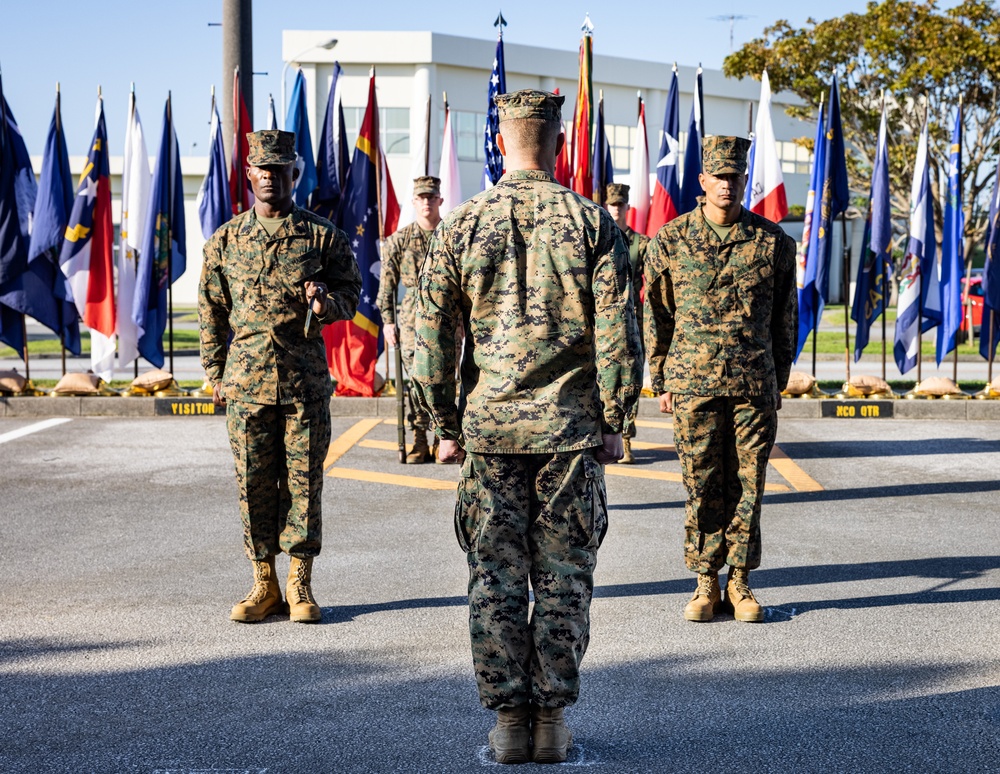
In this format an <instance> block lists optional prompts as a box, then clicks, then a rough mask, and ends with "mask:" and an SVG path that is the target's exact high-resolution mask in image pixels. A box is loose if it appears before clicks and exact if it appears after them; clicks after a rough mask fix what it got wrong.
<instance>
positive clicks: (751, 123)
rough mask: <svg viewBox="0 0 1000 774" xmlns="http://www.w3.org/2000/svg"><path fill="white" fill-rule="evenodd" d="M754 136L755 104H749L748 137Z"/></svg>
mask: <svg viewBox="0 0 1000 774" xmlns="http://www.w3.org/2000/svg"><path fill="white" fill-rule="evenodd" d="M752 135H753V102H747V137H750V136H752Z"/></svg>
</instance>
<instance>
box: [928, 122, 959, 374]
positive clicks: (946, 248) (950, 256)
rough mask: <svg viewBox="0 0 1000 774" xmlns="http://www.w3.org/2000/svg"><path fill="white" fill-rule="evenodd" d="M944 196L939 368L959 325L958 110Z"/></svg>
mask: <svg viewBox="0 0 1000 774" xmlns="http://www.w3.org/2000/svg"><path fill="white" fill-rule="evenodd" d="M948 160H949V168H948V193H947V196H946V199H945V206H944V238H943V239H942V240H941V284H940V293H941V324H940V325H938V328H937V348H936V350H935V356H936V358H937V364H938V365H941V361H942V360H944V357H945V355H947V354H948V353H949V352H951V351H952V350H953V349H954V348H955V343H956V342H955V337H956V334H957V333H958V329H959V328H960V327H961V325H962V267H963V266H964V264H965V257H964V255H965V245H964V243H963V240H964V238H965V236H964V235H965V214H964V213H963V212H962V109H961V107H959V109H958V115H957V116H956V117H955V129H954V131H953V132H952V134H951V149H950V152H949V154H948Z"/></svg>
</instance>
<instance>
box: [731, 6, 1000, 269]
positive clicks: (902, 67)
mask: <svg viewBox="0 0 1000 774" xmlns="http://www.w3.org/2000/svg"><path fill="white" fill-rule="evenodd" d="M765 68H766V69H767V74H768V77H769V78H770V81H771V88H772V89H774V90H775V91H790V92H792V93H793V94H796V95H797V96H799V97H800V98H801V99H802V100H803V101H804V103H805V104H803V105H793V106H790V107H788V108H787V112H788V113H789V114H790V115H792V116H795V117H798V118H802V119H812V120H813V121H815V116H816V110H817V104H818V102H819V100H820V97H821V95H825V94H826V93H827V92H828V91H829V86H830V81H831V79H832V77H833V74H834V73H836V74H837V78H838V80H839V81H840V89H841V91H840V99H841V111H842V121H843V127H844V137H845V139H846V140H847V142H848V143H849V147H850V149H849V153H848V156H849V157H848V160H847V161H848V175H849V178H850V182H851V188H852V190H854V191H857V192H863V194H864V195H865V196H867V194H868V190H869V181H870V177H871V168H872V162H873V160H874V158H875V146H876V144H877V142H878V123H879V115H880V110H881V104H882V103H881V100H882V94H883V91H884V94H885V100H886V112H887V117H886V120H887V122H888V126H889V175H890V187H891V188H892V202H893V214H894V217H895V218H898V224H897V231H898V233H899V235H900V237H902V236H903V235H905V233H906V227H905V225H904V224H905V222H906V221H907V220H908V218H909V196H910V185H911V181H912V177H913V164H914V158H915V156H916V147H917V138H918V136H919V134H920V129H921V127H922V126H923V122H924V116H925V112H926V116H927V120H928V121H929V122H930V128H929V136H930V164H931V187H932V191H933V195H934V202H935V214H934V220H935V230H936V233H937V238H938V242H940V240H941V234H942V220H943V213H942V208H941V185H942V184H944V183H945V182H946V181H945V177H944V173H946V171H947V169H948V154H949V143H950V137H951V131H952V127H953V125H954V120H955V114H956V111H957V110H958V104H959V97H961V98H962V99H963V102H964V121H965V139H964V142H963V154H962V155H963V175H964V182H963V190H964V196H963V201H964V209H965V255H966V256H967V259H968V257H969V256H971V254H972V248H973V247H974V246H976V245H978V244H981V243H982V241H983V238H984V235H985V233H986V221H987V216H988V214H989V202H988V201H987V199H988V197H989V193H990V189H991V187H992V181H993V174H994V172H995V170H996V163H997V157H998V148H997V143H998V141H1000V104H998V101H997V95H996V87H995V85H994V84H995V83H997V81H998V79H1000V12H998V11H997V10H996V9H995V8H994V7H993V5H992V3H989V2H984V1H983V0H965V1H964V2H962V3H960V4H959V5H957V6H955V7H954V8H950V9H947V10H944V11H941V10H939V9H938V7H937V2H936V0H924V1H923V2H915V1H913V0H884V1H883V2H881V3H876V2H870V3H868V7H867V10H866V11H865V13H862V14H858V13H851V14H846V15H844V16H841V17H839V18H834V19H829V20H828V21H823V22H816V21H815V20H814V19H809V20H808V21H807V22H806V26H805V27H804V28H803V29H795V28H793V27H792V26H791V25H789V24H788V22H787V21H778V22H776V23H775V24H774V25H773V26H771V27H768V28H767V29H765V30H764V35H763V37H760V38H757V39H755V40H752V41H750V42H749V43H747V44H746V45H745V46H743V47H742V48H741V49H740V50H739V51H736V52H735V53H733V54H731V55H730V56H728V57H726V60H725V62H724V63H723V72H725V74H726V75H727V76H728V77H731V78H743V77H747V76H751V77H753V78H756V79H760V74H761V73H762V72H763V71H764V69H765ZM801 142H802V143H803V144H805V145H807V146H809V147H811V145H812V139H811V138H803V139H802V141H801ZM851 151H853V152H851Z"/></svg>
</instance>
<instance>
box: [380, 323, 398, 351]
mask: <svg viewBox="0 0 1000 774" xmlns="http://www.w3.org/2000/svg"><path fill="white" fill-rule="evenodd" d="M382 335H383V336H385V343H386V344H388V345H389V346H390V347H395V346H396V325H395V323H385V324H384V325H383V326H382Z"/></svg>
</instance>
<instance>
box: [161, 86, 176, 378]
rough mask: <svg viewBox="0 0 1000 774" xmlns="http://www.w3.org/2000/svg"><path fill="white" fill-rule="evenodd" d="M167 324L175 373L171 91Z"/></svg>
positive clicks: (171, 360)
mask: <svg viewBox="0 0 1000 774" xmlns="http://www.w3.org/2000/svg"><path fill="white" fill-rule="evenodd" d="M163 142H166V143H167V170H166V172H167V213H168V214H167V236H166V238H167V325H168V327H169V330H170V337H169V339H168V341H169V347H170V373H171V374H173V373H174V246H173V231H174V224H173V217H174V199H173V194H174V191H173V188H174V186H173V182H174V181H173V173H174V161H175V159H174V116H173V110H172V108H171V99H170V92H169V91H168V92H167V136H166V137H165V138H164V139H163Z"/></svg>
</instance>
